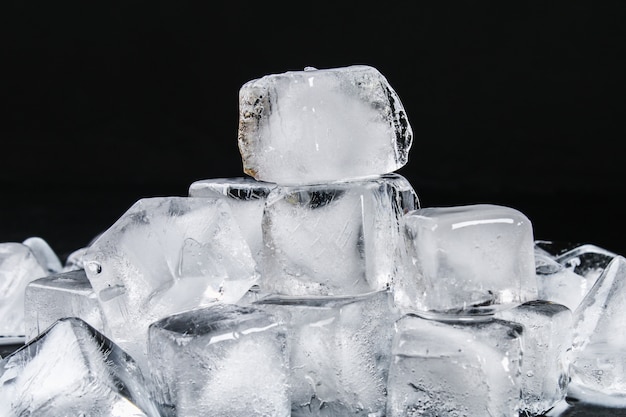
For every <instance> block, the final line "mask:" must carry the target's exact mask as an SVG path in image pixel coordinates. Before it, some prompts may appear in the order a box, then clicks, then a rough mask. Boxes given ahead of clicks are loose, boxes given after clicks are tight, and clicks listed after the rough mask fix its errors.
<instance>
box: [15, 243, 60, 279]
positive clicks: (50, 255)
mask: <svg viewBox="0 0 626 417" xmlns="http://www.w3.org/2000/svg"><path fill="white" fill-rule="evenodd" d="M22 243H23V244H24V245H26V246H28V247H29V248H30V250H31V252H32V253H33V255H35V258H37V262H38V263H39V265H41V266H42V267H43V268H44V269H45V270H46V274H56V273H57V272H61V269H63V266H62V265H61V261H60V260H59V257H58V256H57V255H56V253H54V251H53V250H52V248H51V247H50V245H48V242H46V241H45V240H43V239H42V238H40V237H37V236H34V237H29V238H28V239H26V240H25V241H23V242H22Z"/></svg>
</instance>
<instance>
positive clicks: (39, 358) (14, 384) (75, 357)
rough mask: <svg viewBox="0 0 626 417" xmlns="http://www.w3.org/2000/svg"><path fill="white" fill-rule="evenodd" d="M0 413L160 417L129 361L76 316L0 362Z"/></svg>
mask: <svg viewBox="0 0 626 417" xmlns="http://www.w3.org/2000/svg"><path fill="white" fill-rule="evenodd" d="M0 415H2V416H4V417H19V416H26V415H28V416H68V417H69V416H79V415H85V416H86V415H89V416H131V415H132V416H137V417H159V416H160V415H161V414H160V412H159V410H158V409H157V407H156V406H155V404H154V403H153V402H152V401H151V399H150V397H149V393H148V391H147V389H146V387H145V379H144V377H143V375H142V374H141V372H140V371H139V370H138V368H137V366H136V364H135V363H134V362H133V360H132V359H131V358H130V357H129V356H128V355H127V354H126V353H125V352H124V351H122V350H121V349H120V348H119V347H117V346H116V345H115V344H113V343H112V342H111V341H110V340H108V339H107V338H105V337H104V336H103V335H101V334H100V333H98V332H97V331H96V330H94V329H93V328H91V327H90V326H89V325H87V324H86V323H85V322H83V321H82V320H80V319H76V318H67V319H61V320H60V321H58V322H56V323H55V324H54V325H53V326H52V327H50V328H49V329H48V330H47V331H46V332H45V333H43V334H42V335H41V336H40V337H39V338H37V339H35V340H33V341H31V342H30V343H29V344H28V345H26V346H25V347H23V348H22V349H20V350H18V351H16V352H15V353H13V354H12V355H10V356H8V357H6V358H4V359H3V360H2V361H0Z"/></svg>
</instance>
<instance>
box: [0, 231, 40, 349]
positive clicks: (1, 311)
mask: <svg viewBox="0 0 626 417" xmlns="http://www.w3.org/2000/svg"><path fill="white" fill-rule="evenodd" d="M46 275H47V270H46V268H45V267H44V266H42V265H40V264H39V262H38V260H37V257H36V256H35V255H34V253H33V252H32V251H31V249H30V248H29V247H28V246H26V245H24V244H22V243H13V242H7V243H0V337H13V336H24V335H25V333H26V331H25V328H24V291H25V289H26V286H27V285H28V283H29V282H31V281H33V280H35V279H37V278H41V277H45V276H46Z"/></svg>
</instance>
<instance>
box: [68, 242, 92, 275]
mask: <svg viewBox="0 0 626 417" xmlns="http://www.w3.org/2000/svg"><path fill="white" fill-rule="evenodd" d="M85 252H87V248H86V247H85V248H79V249H76V250H75V251H73V252H72V253H70V254H69V256H68V257H67V259H66V260H65V264H64V265H63V269H62V272H70V271H76V270H79V269H85V265H84V264H83V255H85Z"/></svg>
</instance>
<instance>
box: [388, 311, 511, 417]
mask: <svg viewBox="0 0 626 417" xmlns="http://www.w3.org/2000/svg"><path fill="white" fill-rule="evenodd" d="M522 333H523V328H522V326H521V325H519V324H516V323H512V322H508V321H503V320H497V319H486V320H483V321H481V320H474V321H472V320H469V321H461V322H442V321H436V320H429V319H425V318H421V317H417V316H413V315H408V316H405V317H403V318H402V319H401V320H399V321H398V322H397V325H396V333H395V336H394V341H393V349H392V359H391V365H390V368H389V379H388V385H387V391H388V392H389V397H388V400H387V417H413V416H438V417H448V416H449V417H452V416H454V417H476V416H517V415H518V409H519V405H520V404H519V403H520V392H521V385H520V372H521V370H520V367H521V360H522V342H521V335H522Z"/></svg>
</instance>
